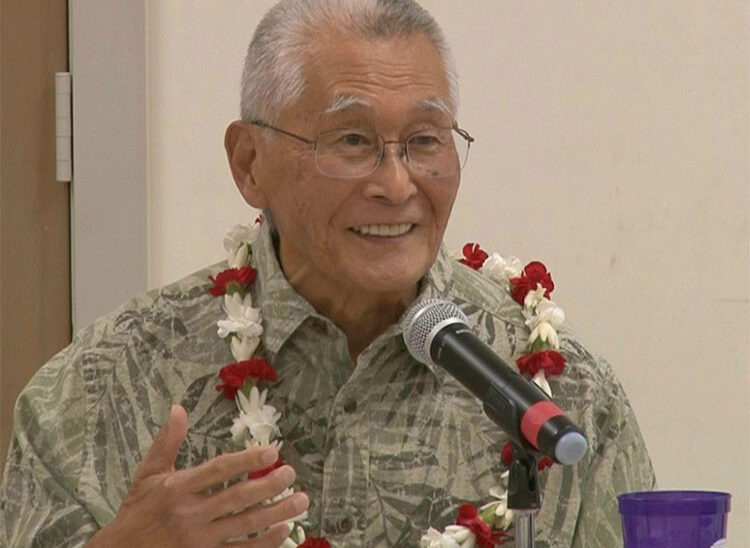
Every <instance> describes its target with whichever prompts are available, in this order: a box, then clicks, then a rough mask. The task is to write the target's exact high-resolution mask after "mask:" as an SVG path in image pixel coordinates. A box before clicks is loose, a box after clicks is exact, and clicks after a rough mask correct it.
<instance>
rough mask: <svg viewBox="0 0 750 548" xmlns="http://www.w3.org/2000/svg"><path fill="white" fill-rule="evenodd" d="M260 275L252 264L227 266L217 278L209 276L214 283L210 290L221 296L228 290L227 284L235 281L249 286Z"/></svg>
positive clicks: (214, 294) (215, 295)
mask: <svg viewBox="0 0 750 548" xmlns="http://www.w3.org/2000/svg"><path fill="white" fill-rule="evenodd" d="M257 276H258V271H257V270H255V269H254V268H253V267H252V266H243V267H242V268H227V269H226V270H222V271H221V272H219V273H218V274H217V275H216V278H214V277H213V276H209V279H210V280H211V281H212V282H213V283H214V285H213V287H212V288H211V289H209V290H208V291H209V292H210V293H211V295H213V296H214V297H221V296H222V295H224V294H225V293H226V292H227V286H228V285H229V284H230V283H232V282H234V283H236V284H239V285H241V286H242V287H247V286H249V285H250V284H251V283H253V282H254V281H255V278H256V277H257Z"/></svg>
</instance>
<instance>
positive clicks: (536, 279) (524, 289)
mask: <svg viewBox="0 0 750 548" xmlns="http://www.w3.org/2000/svg"><path fill="white" fill-rule="evenodd" d="M537 284H541V286H542V287H543V288H544V289H545V290H546V291H545V292H544V296H545V297H547V298H549V296H550V293H552V291H553V290H554V289H555V284H554V282H553V281H552V276H551V275H550V273H549V272H547V267H546V266H544V264H543V263H540V262H539V261H532V262H530V263H529V264H527V265H526V268H524V269H523V272H522V273H521V276H519V277H518V278H511V279H510V285H511V290H510V296H511V297H513V300H514V301H516V302H517V303H518V304H520V305H521V306H523V301H524V299H525V298H526V295H527V294H528V292H529V291H533V290H535V289H536V286H537Z"/></svg>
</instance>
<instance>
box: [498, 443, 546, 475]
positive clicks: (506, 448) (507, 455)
mask: <svg viewBox="0 0 750 548" xmlns="http://www.w3.org/2000/svg"><path fill="white" fill-rule="evenodd" d="M500 458H502V459H503V462H504V463H505V464H510V463H511V462H513V447H511V445H510V442H509V441H506V442H505V445H503V450H502V452H501V453H500ZM553 464H555V461H553V460H552V459H551V458H549V457H542V458H541V459H539V462H538V463H536V469H537V470H539V471H540V472H541V471H542V470H544V469H545V468H549V467H550V466H552V465H553Z"/></svg>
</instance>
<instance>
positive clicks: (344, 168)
mask: <svg viewBox="0 0 750 548" xmlns="http://www.w3.org/2000/svg"><path fill="white" fill-rule="evenodd" d="M250 123H251V124H253V125H256V126H259V127H263V128H267V129H271V130H273V131H278V132H279V133H283V134H284V135H287V136H289V137H292V138H294V139H297V140H298V141H302V142H303V143H307V144H308V145H313V150H314V152H315V165H316V166H317V168H318V171H319V172H320V173H321V174H323V175H326V176H328V177H334V178H338V179H356V178H359V177H367V176H368V175H371V174H372V173H374V172H375V170H376V169H378V166H379V165H380V161H381V160H382V159H383V156H384V155H385V145H389V144H398V145H401V150H400V152H399V155H400V156H402V157H404V156H405V157H406V163H407V165H408V166H409V168H410V170H411V171H412V172H413V173H414V174H415V175H417V176H421V177H429V178H441V177H451V176H454V175H457V174H458V173H459V172H460V171H461V169H462V168H463V167H464V165H466V160H467V158H468V157H469V147H470V146H471V143H473V142H474V138H473V137H472V136H471V135H469V132H468V131H466V130H465V129H461V128H459V127H458V126H457V125H456V124H454V125H453V127H450V128H444V127H433V128H429V129H423V130H420V131H418V132H416V133H414V134H412V135H410V136H409V137H408V138H407V139H406V141H386V140H385V139H384V138H383V136H382V135H380V134H379V133H377V132H375V131H370V130H367V129H359V128H344V129H333V130H330V131H324V132H322V133H320V134H319V135H318V137H317V138H316V139H315V140H312V139H308V138H306V137H303V136H301V135H296V134H294V133H291V132H289V131H286V130H284V129H280V128H277V127H274V126H272V125H270V124H267V123H265V122H263V121H262V120H251V121H250Z"/></svg>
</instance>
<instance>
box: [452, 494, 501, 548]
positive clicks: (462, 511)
mask: <svg viewBox="0 0 750 548" xmlns="http://www.w3.org/2000/svg"><path fill="white" fill-rule="evenodd" d="M456 525H463V526H464V527H468V528H469V529H470V530H471V532H472V533H474V536H475V537H476V538H477V546H479V547H480V548H492V547H493V546H495V545H498V544H503V542H504V541H503V537H506V536H508V535H507V533H505V531H493V530H492V529H490V526H489V525H487V523H485V521H484V520H483V519H482V518H481V517H480V516H479V511H478V510H477V508H476V506H474V505H473V504H462V505H461V506H460V507H459V509H458V518H456Z"/></svg>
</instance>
